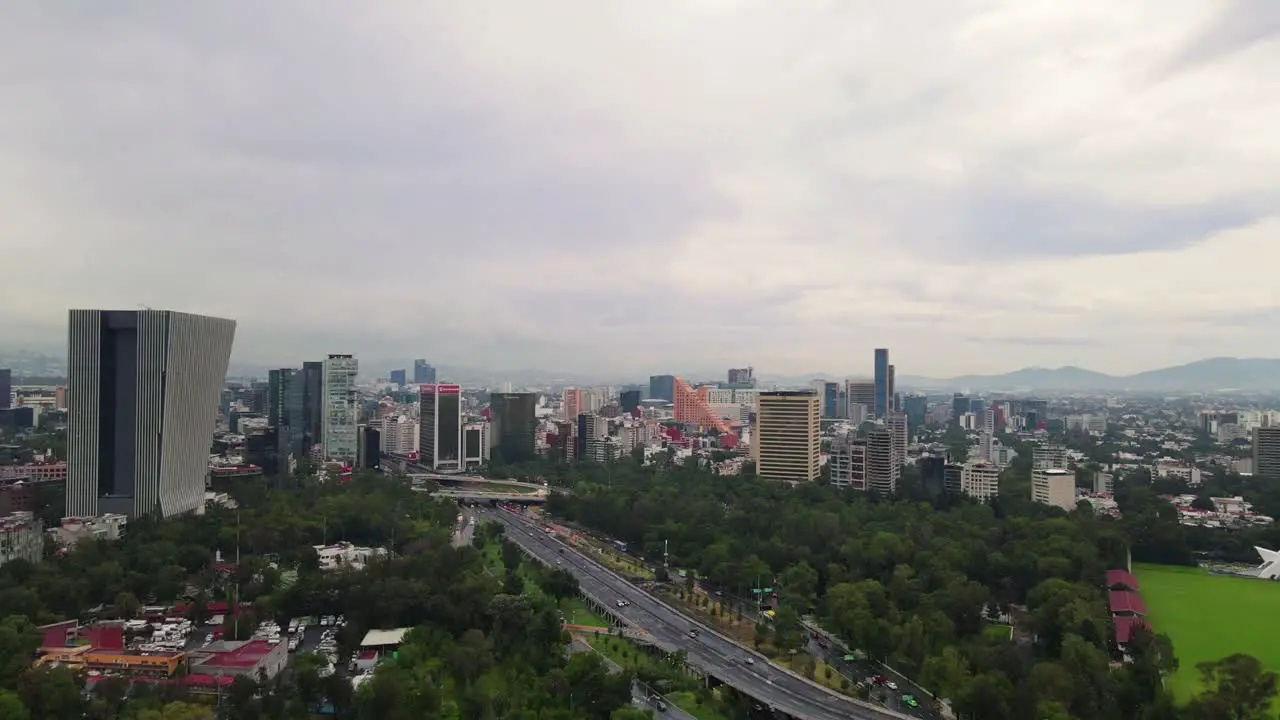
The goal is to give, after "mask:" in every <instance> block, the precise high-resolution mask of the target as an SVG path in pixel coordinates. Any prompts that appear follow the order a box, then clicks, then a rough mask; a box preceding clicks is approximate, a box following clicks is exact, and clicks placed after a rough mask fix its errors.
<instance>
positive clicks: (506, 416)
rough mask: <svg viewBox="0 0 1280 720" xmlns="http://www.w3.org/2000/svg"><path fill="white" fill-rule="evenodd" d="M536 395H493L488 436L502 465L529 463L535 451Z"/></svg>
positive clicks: (536, 428) (527, 393) (525, 393)
mask: <svg viewBox="0 0 1280 720" xmlns="http://www.w3.org/2000/svg"><path fill="white" fill-rule="evenodd" d="M537 407H538V394H537V393H530V392H524V393H492V394H490V395H489V415H490V420H491V422H492V423H493V426H492V428H491V429H490V432H489V443H490V447H492V448H493V450H495V451H496V454H497V455H499V456H501V457H502V459H503V460H504V461H505V462H509V463H515V462H525V461H527V460H532V459H533V457H534V455H535V453H536V450H537V446H536V443H537V438H536V435H537V431H538V418H537V416H536V414H535V411H536V410H537Z"/></svg>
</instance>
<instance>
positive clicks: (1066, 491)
mask: <svg viewBox="0 0 1280 720" xmlns="http://www.w3.org/2000/svg"><path fill="white" fill-rule="evenodd" d="M1031 500H1032V501H1033V502H1038V503H1040V504H1042V505H1053V506H1054V507H1060V508H1062V509H1063V510H1066V511H1068V512H1070V511H1071V510H1075V509H1076V475H1075V473H1073V472H1071V471H1070V470H1064V469H1062V468H1044V469H1037V470H1032V471H1031Z"/></svg>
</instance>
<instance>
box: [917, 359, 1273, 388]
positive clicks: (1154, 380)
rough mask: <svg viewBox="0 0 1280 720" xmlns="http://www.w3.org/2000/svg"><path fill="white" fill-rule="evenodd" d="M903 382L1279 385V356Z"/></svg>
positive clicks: (965, 385)
mask: <svg viewBox="0 0 1280 720" xmlns="http://www.w3.org/2000/svg"><path fill="white" fill-rule="evenodd" d="M897 384H898V385H900V386H902V387H903V388H906V389H910V388H918V389H937V390H942V389H948V390H962V389H966V388H968V389H972V390H1018V389H1027V390H1067V391H1084V390H1104V391H1124V390H1127V391H1130V392H1169V393H1177V392H1214V391H1228V390H1240V391H1244V392H1277V391H1280V359H1272V358H1230V357H1219V358H1209V359H1207V360H1197V361H1196V362H1192V363H1187V364H1186V365H1177V366H1174V367H1167V368H1161V369H1159V370H1148V371H1146V372H1141V373H1137V374H1136V375H1107V374H1105V373H1100V372H1094V371H1093V370H1086V369H1084V368H1078V367H1060V368H1024V369H1022V370H1015V371H1013V372H1010V373H1004V374H1002V375H962V376H960V377H955V378H947V379H939V378H926V377H918V376H910V375H906V376H902V377H899V378H898V379H897Z"/></svg>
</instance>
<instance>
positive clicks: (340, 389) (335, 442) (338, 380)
mask: <svg viewBox="0 0 1280 720" xmlns="http://www.w3.org/2000/svg"><path fill="white" fill-rule="evenodd" d="M359 370H360V361H358V360H356V358H355V357H353V356H351V355H330V356H329V357H328V358H326V359H325V361H324V381H323V383H324V389H323V391H322V392H323V394H324V417H323V422H324V430H323V436H324V441H323V442H324V457H325V459H326V460H334V461H338V462H343V463H346V464H347V465H354V464H355V462H356V459H357V458H358V456H359V452H360V445H359V438H358V437H357V434H356V420H357V419H358V417H357V416H358V415H359V410H360V408H359V406H358V404H357V400H358V398H357V396H356V374H357V373H358V372H359Z"/></svg>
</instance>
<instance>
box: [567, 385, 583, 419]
mask: <svg viewBox="0 0 1280 720" xmlns="http://www.w3.org/2000/svg"><path fill="white" fill-rule="evenodd" d="M561 398H562V401H563V402H562V405H563V406H564V418H565V419H566V420H570V421H574V422H576V421H577V419H578V416H579V415H581V414H582V413H584V412H587V410H588V409H589V408H588V406H587V394H586V392H585V391H583V389H582V388H573V387H569V388H565V389H564V392H563V393H561Z"/></svg>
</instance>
